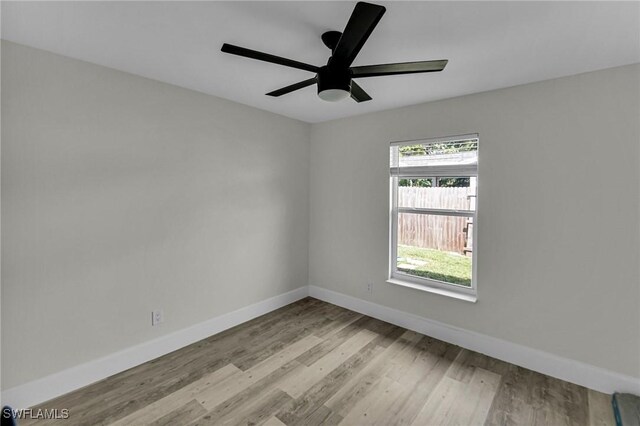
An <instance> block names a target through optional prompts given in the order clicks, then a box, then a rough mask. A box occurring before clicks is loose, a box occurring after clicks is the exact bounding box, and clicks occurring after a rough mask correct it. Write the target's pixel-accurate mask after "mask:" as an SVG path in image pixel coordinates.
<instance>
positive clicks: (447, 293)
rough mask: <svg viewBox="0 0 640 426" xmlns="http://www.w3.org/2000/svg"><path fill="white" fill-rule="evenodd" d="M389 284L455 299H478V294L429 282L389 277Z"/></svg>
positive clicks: (474, 301) (471, 300)
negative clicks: (434, 285)
mask: <svg viewBox="0 0 640 426" xmlns="http://www.w3.org/2000/svg"><path fill="white" fill-rule="evenodd" d="M387 282H388V283H389V284H395V285H400V286H403V287H409V288H413V289H415V290H420V291H426V292H428V293H435V294H439V295H441V296H447V297H451V298H454V299H459V300H464V301H465V302H471V303H476V302H477V301H478V296H476V295H473V294H466V293H460V292H457V291H454V290H447V289H443V288H438V287H432V286H430V285H428V284H415V283H411V282H408V281H403V280H399V279H397V278H389V279H388V280H387Z"/></svg>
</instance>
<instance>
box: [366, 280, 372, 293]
mask: <svg viewBox="0 0 640 426" xmlns="http://www.w3.org/2000/svg"><path fill="white" fill-rule="evenodd" d="M367 293H369V294H372V293H373V282H371V281H369V282H367Z"/></svg>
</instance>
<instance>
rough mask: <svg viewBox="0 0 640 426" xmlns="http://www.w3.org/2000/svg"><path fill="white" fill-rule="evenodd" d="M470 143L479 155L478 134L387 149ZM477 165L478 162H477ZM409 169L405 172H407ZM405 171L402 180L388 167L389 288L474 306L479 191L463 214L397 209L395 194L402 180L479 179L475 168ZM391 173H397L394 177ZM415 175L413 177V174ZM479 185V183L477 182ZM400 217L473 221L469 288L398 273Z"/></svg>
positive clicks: (460, 212) (473, 166) (461, 166)
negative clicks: (398, 287) (411, 215)
mask: <svg viewBox="0 0 640 426" xmlns="http://www.w3.org/2000/svg"><path fill="white" fill-rule="evenodd" d="M469 139H476V140H477V141H478V153H479V151H480V149H479V148H480V138H479V135H478V134H477V133H473V134H467V135H457V136H447V137H441V138H430V139H419V140H412V141H400V142H391V144H390V147H393V146H398V147H400V146H405V145H418V144H422V145H427V144H433V143H445V142H456V141H465V140H469ZM478 163H479V161H478ZM407 169H408V168H407ZM407 169H404V170H403V173H402V176H398V174H397V172H398V170H397V168H395V167H390V170H389V174H390V191H389V193H390V199H389V213H390V214H389V220H390V223H389V234H390V235H389V279H388V280H387V282H388V283H390V284H396V285H401V286H404V287H410V288H414V289H417V290H423V291H428V292H431V293H436V294H440V295H443V296H449V297H453V298H456V299H461V300H466V301H468V302H476V301H477V299H478V291H477V288H478V287H477V273H476V271H477V264H478V262H477V254H478V253H477V246H478V244H477V241H478V218H477V216H478V199H479V197H478V189H479V188H478V187H476V199H475V210H473V211H466V210H465V211H462V210H444V209H425V208H398V205H397V202H398V197H397V192H398V179H401V178H421V179H425V178H433V177H476V178H477V177H478V165H472V166H470V165H467V164H460V165H451V166H421V167H412V168H411V172H410V174H407V173H406V172H404V171H406V170H407ZM394 172H396V173H395V174H394ZM414 172H415V173H414ZM476 183H479V180H477V181H476ZM399 211H401V212H403V213H418V214H431V215H435V214H440V215H446V216H464V217H472V218H473V231H472V232H473V234H472V246H471V250H472V251H471V287H466V286H463V285H460V284H454V283H448V282H445V281H439V280H435V279H432V278H423V277H416V276H413V275H410V274H407V273H404V272H401V271H398V269H397V259H398V212H399Z"/></svg>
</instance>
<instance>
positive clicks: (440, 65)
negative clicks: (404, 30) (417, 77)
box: [351, 59, 449, 78]
mask: <svg viewBox="0 0 640 426" xmlns="http://www.w3.org/2000/svg"><path fill="white" fill-rule="evenodd" d="M447 62H449V61H448V60H446V59H441V60H438V61H421V62H402V63H397V64H380V65H365V66H362V67H352V68H351V72H352V77H353V78H359V77H377V76H381V75H394V74H414V73H420V72H438V71H442V70H443V69H444V67H446V66H447Z"/></svg>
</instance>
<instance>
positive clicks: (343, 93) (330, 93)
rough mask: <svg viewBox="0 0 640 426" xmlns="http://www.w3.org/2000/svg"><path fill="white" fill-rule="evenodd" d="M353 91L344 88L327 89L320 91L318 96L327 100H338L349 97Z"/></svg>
mask: <svg viewBox="0 0 640 426" xmlns="http://www.w3.org/2000/svg"><path fill="white" fill-rule="evenodd" d="M350 94H351V93H349V92H348V91H347V90H344V89H325V90H323V91H322V92H318V97H319V98H320V99H322V100H323V101H327V102H338V101H341V100H343V99H347V98H348V97H349V95H350Z"/></svg>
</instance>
